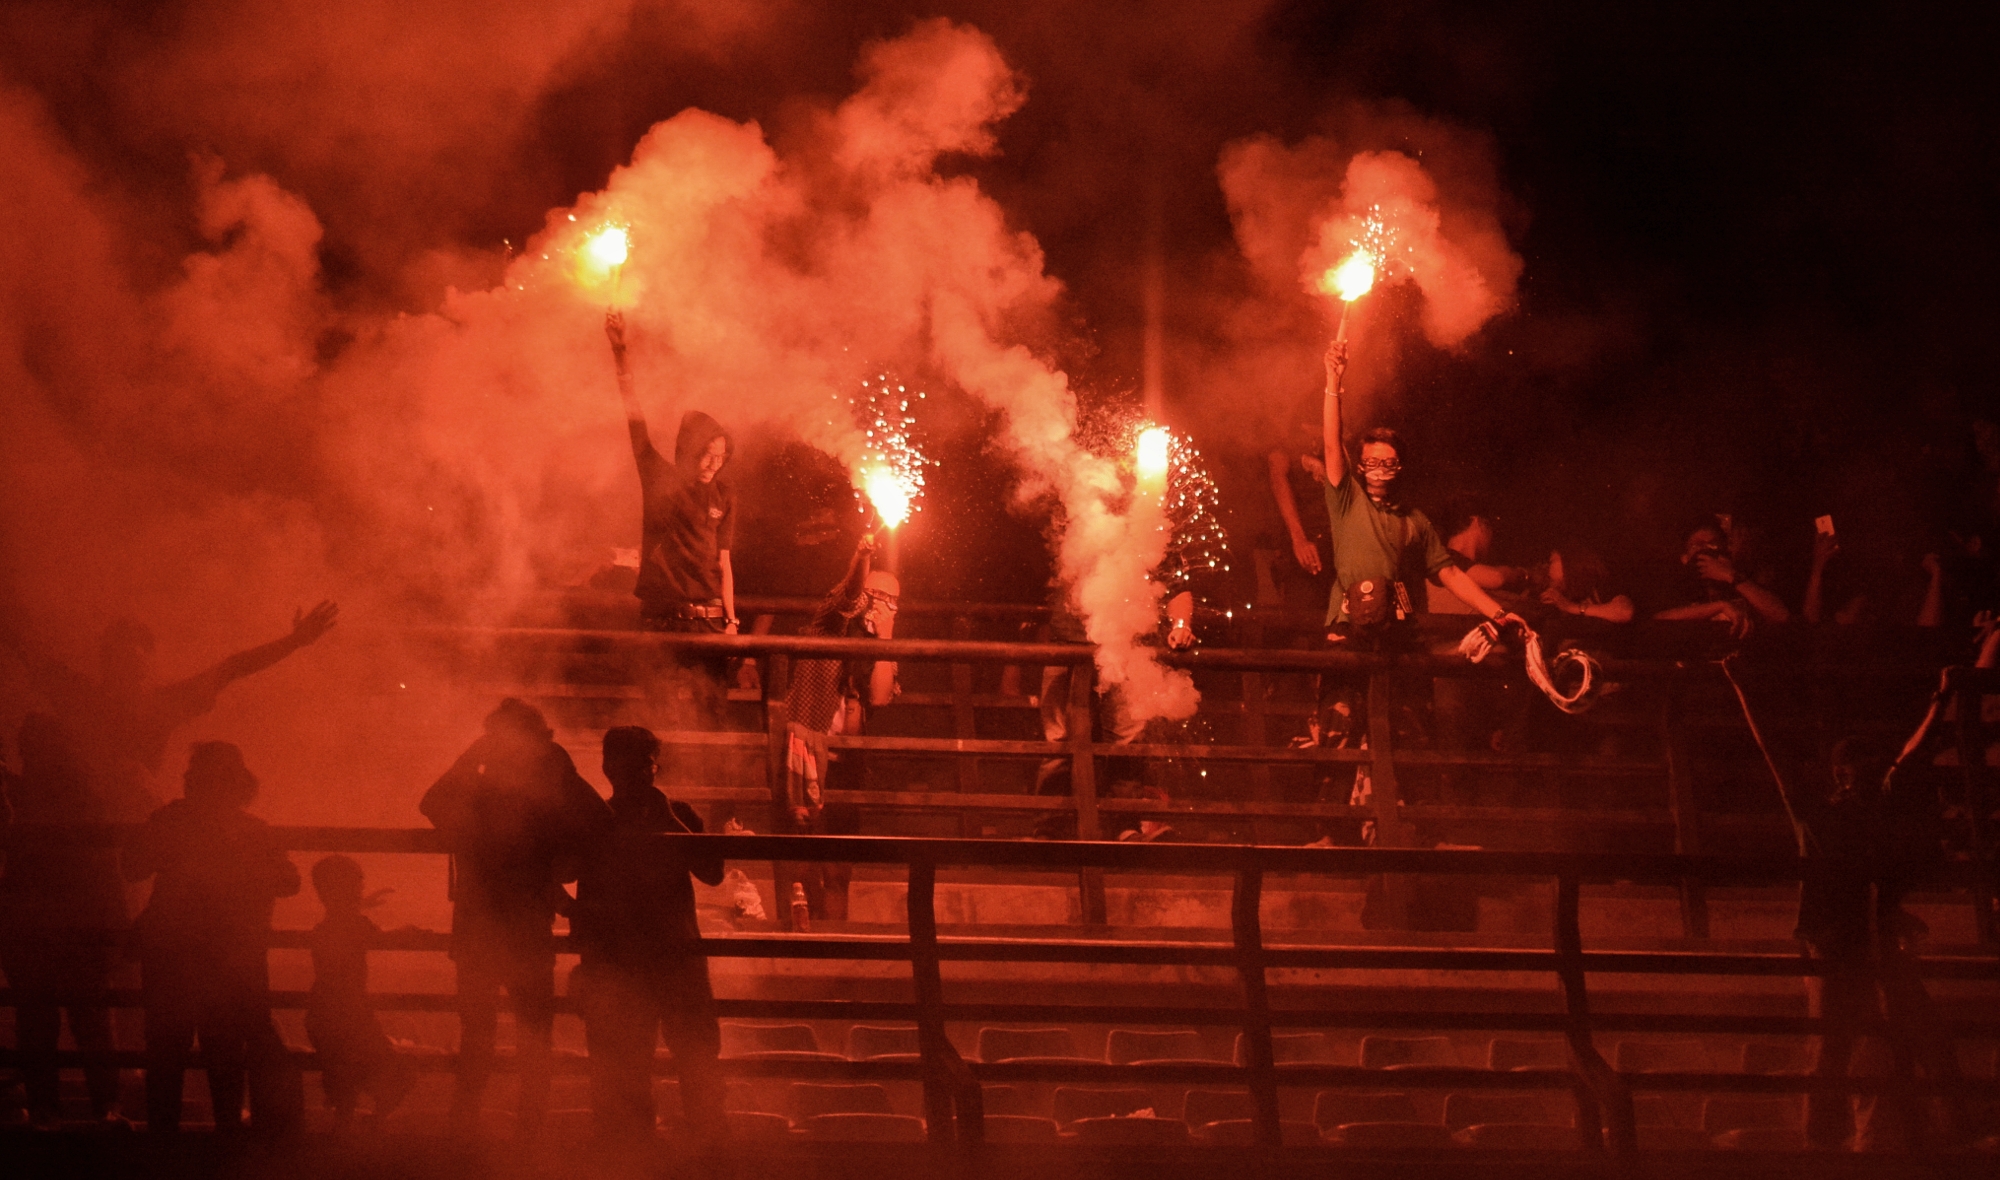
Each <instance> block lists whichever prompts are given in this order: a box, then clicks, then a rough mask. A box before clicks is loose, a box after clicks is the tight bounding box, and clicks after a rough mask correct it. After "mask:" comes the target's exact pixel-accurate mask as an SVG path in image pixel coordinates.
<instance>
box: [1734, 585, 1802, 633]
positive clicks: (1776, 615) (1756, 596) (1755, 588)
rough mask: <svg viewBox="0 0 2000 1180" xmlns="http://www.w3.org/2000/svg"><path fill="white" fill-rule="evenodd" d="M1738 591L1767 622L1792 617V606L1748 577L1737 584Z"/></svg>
mask: <svg viewBox="0 0 2000 1180" xmlns="http://www.w3.org/2000/svg"><path fill="white" fill-rule="evenodd" d="M1736 592H1737V593H1738V594H1741V595H1742V596H1743V601H1745V602H1747V603H1749V604H1750V609H1751V610H1754V611H1756V612H1757V614H1758V615H1759V616H1760V617H1762V618H1763V619H1765V620H1766V621H1767V622H1772V623H1782V622H1785V621H1786V620H1788V619H1790V618H1791V617H1792V611H1791V608H1790V607H1788V606H1786V605H1785V600H1784V599H1782V598H1779V597H1778V596H1777V595H1776V594H1774V593H1772V592H1771V591H1769V590H1766V589H1765V588H1764V587H1762V586H1759V585H1758V584H1757V583H1755V582H1752V581H1750V580H1749V579H1747V578H1746V579H1744V580H1743V581H1741V582H1738V583H1737V584H1736Z"/></svg>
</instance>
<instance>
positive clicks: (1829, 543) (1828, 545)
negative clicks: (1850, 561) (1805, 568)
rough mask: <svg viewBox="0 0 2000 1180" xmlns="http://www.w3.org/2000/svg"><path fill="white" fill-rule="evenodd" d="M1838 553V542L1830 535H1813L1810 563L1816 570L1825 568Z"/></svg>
mask: <svg viewBox="0 0 2000 1180" xmlns="http://www.w3.org/2000/svg"><path fill="white" fill-rule="evenodd" d="M1839 553H1840V541H1839V539H1838V538H1836V537H1835V536H1834V535H1833V534H1832V533H1814V534H1813V555H1812V561H1813V565H1814V566H1815V567H1816V568H1823V567H1825V565H1826V563H1827V562H1829V561H1832V560H1833V559H1834V558H1835V557H1836V556H1838V555H1839Z"/></svg>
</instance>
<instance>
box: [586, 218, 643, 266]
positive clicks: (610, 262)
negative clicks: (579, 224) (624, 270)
mask: <svg viewBox="0 0 2000 1180" xmlns="http://www.w3.org/2000/svg"><path fill="white" fill-rule="evenodd" d="M631 248H632V243H631V239H630V238H629V237H628V236H627V235H626V233H625V227H624V226H622V225H608V226H605V227H604V228H603V229H601V230H599V231H597V232H596V233H594V234H592V235H590V237H589V238H588V239H587V240H585V242H584V243H583V253H584V256H585V257H586V258H588V259H590V261H592V262H593V263H596V264H597V265H598V266H600V267H603V268H604V269H605V270H614V269H616V268H618V267H621V266H624V265H625V259H626V258H627V257H629V256H630V254H631Z"/></svg>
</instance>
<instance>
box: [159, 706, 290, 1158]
mask: <svg viewBox="0 0 2000 1180" xmlns="http://www.w3.org/2000/svg"><path fill="white" fill-rule="evenodd" d="M183 783H184V794H183V797H182V798H180V799H176V800H174V801H173V802H171V803H168V804H167V805H166V806H164V807H162V808H160V809H159V810H158V811H155V812H154V813H153V814H152V815H151V816H150V817H149V818H148V819H147V820H146V823H145V826H144V827H142V828H141V829H140V830H139V831H138V832H137V833H136V834H135V835H134V836H133V837H132V839H131V841H130V842H129V843H127V844H126V846H125V876H126V877H127V878H128V879H130V880H134V881H140V880H144V879H145V878H147V877H152V878H153V896H152V900H151V902H150V903H148V905H147V906H146V909H145V912H144V913H142V914H140V915H139V919H138V922H137V923H136V924H135V925H136V933H137V936H138V938H137V941H138V948H139V961H140V965H141V968H142V971H143V973H144V977H145V1001H146V1123H147V1126H148V1127H149V1128H150V1129H152V1130H155V1131H176V1130H179V1129H180V1119H181V1079H182V1075H183V1074H184V1073H185V1071H186V1069H187V1066H188V1060H189V1056H190V1053H191V1051H192V1049H193V1048H194V1045H195V1042H196V1040H197V1038H198V1039H199V1040H200V1043H201V1054H202V1060H203V1062H204V1064H205V1068H206V1071H207V1073H208V1093H209V1098H210V1100H211V1102H212V1104H213V1105H214V1108H215V1127H216V1130H218V1131H222V1132H229V1131H234V1130H237V1129H239V1128H240V1127H241V1126H242V1120H243V1083H244V1076H245V1073H246V1071H247V1072H248V1075H249V1080H250V1101H251V1113H252V1116H253V1125H254V1126H255V1128H256V1129H258V1130H260V1131H271V1132H282V1131H287V1130H292V1129H294V1128H296V1126H297V1123H298V1119H299V1115H300V1111H301V1109H302V1108H303V1106H304V1102H305V1099H304V1093H303V1089H302V1086H303V1083H302V1080H301V1078H300V1075H299V1071H298V1070H297V1069H296V1068H294V1067H293V1066H292V1064H291V1060H290V1057H289V1055H288V1054H287V1051H286V1048H285V1043H284V1041H283V1040H281V1039H280V1038H279V1036H278V1032H277V1029H276V1028H275V1027H274V1026H273V1025H272V1023H271V994H270V974H269V969H268V961H267V954H266V946H267V945H268V943H269V939H270V933H271V908H272V905H273V904H274V903H275V902H276V901H277V899H278V898H281V897H290V896H292V895H293V894H295V893H297V892H298V891H299V871H298V869H296V868H294V867H293V865H292V862H291V859H290V858H289V857H287V856H286V855H285V852H284V849H283V848H282V847H280V846H279V844H278V841H277V839H276V837H274V836H273V835H272V834H271V829H270V827H269V826H268V825H267V824H265V823H264V821H263V820H261V819H258V818H257V817H255V816H253V815H250V814H249V813H248V812H247V811H246V810H245V808H247V807H248V806H249V805H250V801H251V800H252V799H254V798H256V796H257V778H256V776H255V775H253V774H251V773H250V770H249V768H248V767H246V766H244V764H243V752H242V751H241V750H239V749H237V748H236V747H235V746H234V745H232V744H231V743H229V742H198V743H196V744H195V746H194V748H193V749H192V750H190V751H189V755H188V768H187V774H186V776H185V778H184V779H183Z"/></svg>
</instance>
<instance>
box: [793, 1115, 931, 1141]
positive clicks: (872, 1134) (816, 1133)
mask: <svg viewBox="0 0 2000 1180" xmlns="http://www.w3.org/2000/svg"><path fill="white" fill-rule="evenodd" d="M799 1130H801V1131H803V1132H805V1135H806V1138H808V1139H843V1140H848V1141H850V1142H859V1143H916V1142H921V1141H922V1140H923V1138H924V1120H922V1119H920V1118H917V1117H916V1116H914V1115H907V1114H867V1113H862V1112H859V1111H848V1112H844V1113H837V1114H817V1115H814V1116H813V1117H811V1118H809V1119H805V1120H803V1121H802V1122H801V1123H800V1124H799Z"/></svg>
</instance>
